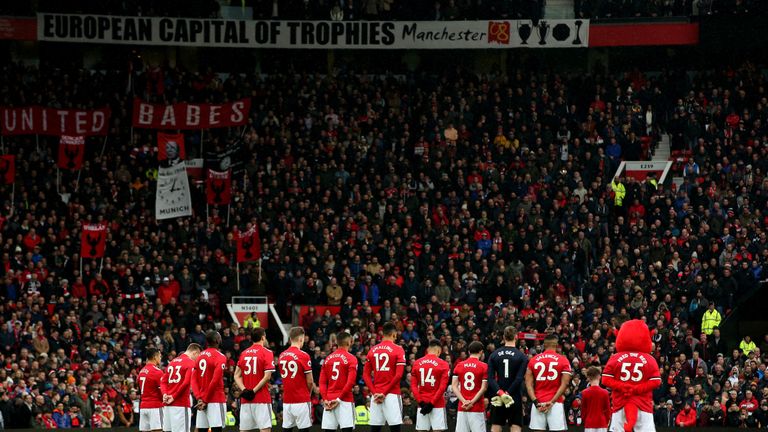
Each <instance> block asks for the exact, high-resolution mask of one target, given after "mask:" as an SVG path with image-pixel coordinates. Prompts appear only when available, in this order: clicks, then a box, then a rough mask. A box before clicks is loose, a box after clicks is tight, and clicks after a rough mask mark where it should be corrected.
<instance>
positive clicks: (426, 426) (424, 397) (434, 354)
mask: <svg viewBox="0 0 768 432" xmlns="http://www.w3.org/2000/svg"><path fill="white" fill-rule="evenodd" d="M442 350H443V349H442V346H441V345H440V341H439V340H436V339H433V340H431V341H429V346H428V347H427V355H425V356H424V357H422V358H420V359H418V360H416V362H415V363H414V364H413V368H412V369H411V391H413V397H414V399H416V402H418V404H419V411H418V413H416V430H417V431H420V432H429V431H430V430H432V431H434V432H439V431H445V430H448V420H447V417H446V415H445V389H446V388H447V387H448V376H449V375H450V374H451V367H450V366H449V365H448V362H446V361H445V360H443V359H441V358H440V357H438V355H440V353H441V352H442Z"/></svg>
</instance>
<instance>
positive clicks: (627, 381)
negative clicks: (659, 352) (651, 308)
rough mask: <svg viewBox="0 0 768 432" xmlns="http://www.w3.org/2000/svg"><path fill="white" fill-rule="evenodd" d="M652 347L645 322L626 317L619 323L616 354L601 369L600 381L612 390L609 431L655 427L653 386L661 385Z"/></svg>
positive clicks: (651, 431)
mask: <svg viewBox="0 0 768 432" xmlns="http://www.w3.org/2000/svg"><path fill="white" fill-rule="evenodd" d="M652 350H653V343H652V342H651V332H650V330H648V326H647V325H646V324H645V322H643V321H641V320H630V321H627V322H625V323H624V324H623V325H622V326H621V329H619V333H618V335H617V336H616V354H614V355H612V356H611V358H610V359H608V363H606V365H605V369H604V370H603V385H604V386H606V387H608V388H610V389H611V390H612V392H611V401H612V405H613V416H612V417H611V431H612V432H630V431H632V430H634V431H635V432H655V431H656V425H655V424H654V423H653V390H655V389H656V388H658V387H659V386H661V375H660V374H659V365H658V363H656V359H655V358H653V356H652V355H651V354H650V352H651V351H652Z"/></svg>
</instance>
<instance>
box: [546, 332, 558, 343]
mask: <svg viewBox="0 0 768 432" xmlns="http://www.w3.org/2000/svg"><path fill="white" fill-rule="evenodd" d="M558 342H560V338H558V337H557V335H555V334H550V335H547V337H545V338H544V345H557V343H558Z"/></svg>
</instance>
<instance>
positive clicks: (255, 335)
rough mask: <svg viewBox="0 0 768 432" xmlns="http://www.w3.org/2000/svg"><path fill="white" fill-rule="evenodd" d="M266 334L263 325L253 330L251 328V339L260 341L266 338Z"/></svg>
mask: <svg viewBox="0 0 768 432" xmlns="http://www.w3.org/2000/svg"><path fill="white" fill-rule="evenodd" d="M266 334H267V333H266V332H265V331H264V329H263V328H261V327H256V328H254V329H253V330H251V339H252V340H253V341H254V342H260V341H261V340H262V339H264V336H265V335H266Z"/></svg>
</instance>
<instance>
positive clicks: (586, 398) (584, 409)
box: [581, 386, 611, 429]
mask: <svg viewBox="0 0 768 432" xmlns="http://www.w3.org/2000/svg"><path fill="white" fill-rule="evenodd" d="M610 420H611V400H610V395H609V394H608V390H606V389H604V388H602V387H600V386H589V387H587V388H585V389H584V391H582V392H581V423H582V424H581V425H582V426H584V427H585V428H588V429H600V428H603V429H604V428H607V427H608V422H609V421H610Z"/></svg>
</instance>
